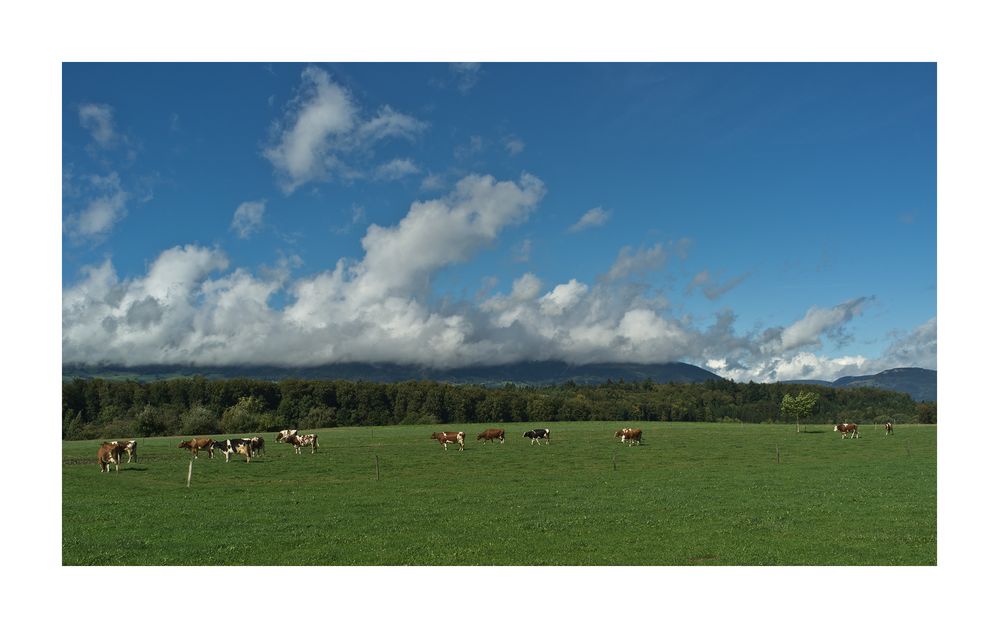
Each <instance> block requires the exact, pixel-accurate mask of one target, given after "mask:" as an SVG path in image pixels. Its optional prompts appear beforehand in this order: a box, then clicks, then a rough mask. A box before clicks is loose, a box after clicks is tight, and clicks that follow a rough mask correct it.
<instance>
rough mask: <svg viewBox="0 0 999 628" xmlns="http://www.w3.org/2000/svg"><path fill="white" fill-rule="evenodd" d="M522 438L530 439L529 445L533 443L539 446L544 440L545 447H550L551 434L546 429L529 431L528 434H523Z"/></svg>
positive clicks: (540, 428)
mask: <svg viewBox="0 0 999 628" xmlns="http://www.w3.org/2000/svg"><path fill="white" fill-rule="evenodd" d="M524 438H530V439H531V444H532V445H533V444H534V443H537V444H539V445H540V444H541V440H542V439H544V441H545V444H546V445H551V444H552V441H551V438H552V433H551V430H549V429H548V428H546V427H539V428H538V429H535V430H531V431H530V432H524Z"/></svg>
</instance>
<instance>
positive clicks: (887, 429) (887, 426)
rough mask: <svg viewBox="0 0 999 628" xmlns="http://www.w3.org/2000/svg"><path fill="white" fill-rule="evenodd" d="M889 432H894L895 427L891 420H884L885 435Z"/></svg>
mask: <svg viewBox="0 0 999 628" xmlns="http://www.w3.org/2000/svg"><path fill="white" fill-rule="evenodd" d="M889 434H892V435H894V434H895V428H894V426H893V425H892V424H891V421H885V436H888V435H889Z"/></svg>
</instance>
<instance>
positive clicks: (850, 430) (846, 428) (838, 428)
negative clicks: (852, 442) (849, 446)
mask: <svg viewBox="0 0 999 628" xmlns="http://www.w3.org/2000/svg"><path fill="white" fill-rule="evenodd" d="M833 431H834V432H841V433H842V434H843V438H846V435H847V434H850V435H851V436H850V438H851V439H852V438H860V430H858V429H857V424H856V423H839V424H837V425H835V426H834V427H833Z"/></svg>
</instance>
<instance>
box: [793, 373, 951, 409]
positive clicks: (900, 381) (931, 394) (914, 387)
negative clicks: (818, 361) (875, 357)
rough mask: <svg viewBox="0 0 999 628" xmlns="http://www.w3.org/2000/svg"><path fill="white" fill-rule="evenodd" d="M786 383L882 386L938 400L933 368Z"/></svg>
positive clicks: (832, 386)
mask: <svg viewBox="0 0 999 628" xmlns="http://www.w3.org/2000/svg"><path fill="white" fill-rule="evenodd" d="M784 383H785V384H814V385H817V386H829V387H831V388H862V387H868V388H881V389H884V390H894V391H897V392H904V393H907V394H908V395H909V396H910V397H912V398H913V400H915V401H936V399H937V372H936V371H934V370H932V369H924V368H917V367H900V368H894V369H887V370H884V371H881V372H880V373H874V374H872V375H848V376H846V377H840V378H838V379H836V380H835V381H832V382H829V381H825V380H816V379H795V380H787V381H785V382H784Z"/></svg>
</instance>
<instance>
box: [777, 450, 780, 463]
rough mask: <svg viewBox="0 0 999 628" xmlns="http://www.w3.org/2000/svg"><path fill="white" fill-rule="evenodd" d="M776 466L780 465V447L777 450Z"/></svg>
mask: <svg viewBox="0 0 999 628" xmlns="http://www.w3.org/2000/svg"><path fill="white" fill-rule="evenodd" d="M777 464H780V447H778V448H777Z"/></svg>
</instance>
